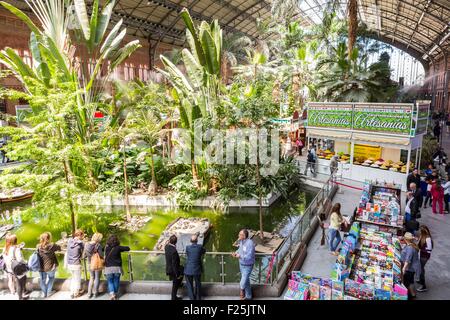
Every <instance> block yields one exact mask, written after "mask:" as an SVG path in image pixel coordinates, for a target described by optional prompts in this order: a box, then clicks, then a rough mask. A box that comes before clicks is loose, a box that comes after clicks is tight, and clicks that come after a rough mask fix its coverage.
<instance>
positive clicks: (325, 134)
mask: <svg viewBox="0 0 450 320" xmlns="http://www.w3.org/2000/svg"><path fill="white" fill-rule="evenodd" d="M306 134H307V135H308V136H309V137H320V138H328V139H337V140H346V141H347V140H350V139H351V137H352V133H351V132H345V131H334V130H322V129H314V128H308V129H307V130H306Z"/></svg>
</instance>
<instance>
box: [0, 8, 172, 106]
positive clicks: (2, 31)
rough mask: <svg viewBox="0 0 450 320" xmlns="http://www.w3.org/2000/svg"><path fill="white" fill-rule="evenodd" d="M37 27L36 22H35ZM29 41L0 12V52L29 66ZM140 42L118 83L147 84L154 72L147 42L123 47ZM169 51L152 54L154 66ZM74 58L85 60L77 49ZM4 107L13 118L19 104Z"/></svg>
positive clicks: (21, 27)
mask: <svg viewBox="0 0 450 320" xmlns="http://www.w3.org/2000/svg"><path fill="white" fill-rule="evenodd" d="M36 23H37V22H36ZM29 37H30V31H29V29H28V27H27V26H26V25H25V24H24V23H23V22H22V21H21V20H19V19H18V18H16V17H15V16H14V15H12V14H11V13H10V12H9V11H7V10H5V9H3V8H0V50H1V49H4V48H5V47H10V48H13V49H15V50H16V52H17V53H18V54H19V55H20V56H21V57H22V58H24V60H25V61H26V62H28V63H30V64H31V63H32V59H31V55H30V51H29V46H28V43H29ZM135 39H139V40H140V44H141V45H142V48H139V49H138V50H137V51H135V52H134V54H133V55H131V57H130V58H128V59H127V60H126V61H125V62H124V63H123V64H122V65H120V66H118V67H117V68H116V70H115V71H114V76H113V77H114V78H115V79H121V80H126V81H128V80H133V79H135V78H138V79H140V80H142V81H147V80H149V77H151V76H152V75H151V73H154V71H150V69H149V66H150V63H149V62H150V58H149V57H150V54H149V44H148V41H147V39H142V38H137V37H132V36H128V35H127V36H126V37H125V39H124V41H123V43H127V42H129V41H132V40H135ZM171 49H172V46H170V45H166V44H163V43H160V44H159V45H158V48H157V50H156V53H155V57H156V59H157V60H156V61H155V65H156V66H161V63H160V61H159V55H160V54H161V53H163V52H165V51H169V50H171ZM76 56H78V57H79V59H81V61H84V60H86V59H84V58H83V57H85V53H83V52H82V50H81V49H78V52H76ZM0 68H2V69H5V67H4V66H3V65H2V64H0ZM0 85H1V86H5V87H9V88H15V89H21V84H20V82H19V81H18V80H17V79H16V78H14V77H8V78H6V79H2V80H0ZM5 104H6V112H7V113H10V114H15V105H17V104H18V102H17V101H8V100H6V101H5V100H3V101H0V107H1V108H3V107H2V106H4V105H5Z"/></svg>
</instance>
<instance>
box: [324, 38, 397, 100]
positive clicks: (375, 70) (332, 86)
mask: <svg viewBox="0 0 450 320" xmlns="http://www.w3.org/2000/svg"><path fill="white" fill-rule="evenodd" d="M366 59H367V56H366V55H362V56H361V55H359V49H358V48H354V49H353V53H352V55H351V57H350V58H349V57H348V56H347V46H346V44H345V43H344V42H341V43H340V44H339V45H338V47H337V49H336V50H335V56H334V57H332V58H326V59H323V60H322V61H321V62H320V63H319V66H318V67H319V70H320V74H319V82H318V84H317V87H318V88H319V89H318V97H319V98H320V99H324V100H327V101H354V102H369V101H373V100H374V99H385V98H386V97H385V96H382V97H381V96H379V94H380V93H381V92H383V88H384V86H385V85H386V83H383V82H381V80H386V76H387V75H388V74H390V71H389V66H388V65H387V69H386V64H385V63H380V64H374V65H372V66H369V67H368V68H367V67H365V65H366V63H365V61H366Z"/></svg>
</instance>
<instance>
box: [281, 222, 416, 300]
mask: <svg viewBox="0 0 450 320" xmlns="http://www.w3.org/2000/svg"><path fill="white" fill-rule="evenodd" d="M400 252H401V246H400V242H399V240H398V238H397V237H396V236H393V235H392V234H391V233H389V232H382V231H377V230H376V229H375V228H373V226H372V225H367V226H363V227H361V223H359V222H354V223H353V224H352V226H351V228H350V232H349V234H348V236H347V237H346V239H345V240H344V243H343V246H342V248H341V250H340V252H339V256H338V258H337V261H336V263H335V265H334V267H333V269H332V272H331V276H330V278H318V277H314V276H311V275H306V274H303V273H302V272H300V271H294V272H292V273H291V276H290V280H289V282H288V290H287V291H286V294H285V296H284V298H285V299H286V300H407V299H408V292H407V289H406V288H405V286H403V285H402V284H401V277H400Z"/></svg>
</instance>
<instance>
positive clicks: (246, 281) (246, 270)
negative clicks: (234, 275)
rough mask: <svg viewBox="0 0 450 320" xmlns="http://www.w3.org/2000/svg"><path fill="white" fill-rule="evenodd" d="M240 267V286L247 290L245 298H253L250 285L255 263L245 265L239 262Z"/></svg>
mask: <svg viewBox="0 0 450 320" xmlns="http://www.w3.org/2000/svg"><path fill="white" fill-rule="evenodd" d="M239 269H240V270H241V282H240V283H239V286H240V288H241V290H245V298H246V299H251V298H252V287H251V285H250V274H251V273H252V270H253V265H250V266H245V265H243V264H239Z"/></svg>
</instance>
